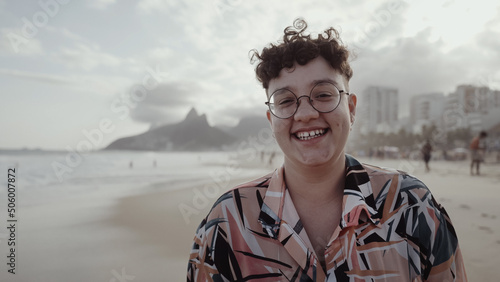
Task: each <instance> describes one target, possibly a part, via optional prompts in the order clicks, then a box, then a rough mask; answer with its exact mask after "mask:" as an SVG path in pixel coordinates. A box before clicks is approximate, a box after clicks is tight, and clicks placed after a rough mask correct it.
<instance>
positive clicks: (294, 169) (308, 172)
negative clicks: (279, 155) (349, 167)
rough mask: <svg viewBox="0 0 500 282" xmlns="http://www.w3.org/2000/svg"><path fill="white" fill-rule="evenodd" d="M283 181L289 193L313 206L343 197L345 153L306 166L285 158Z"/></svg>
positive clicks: (295, 198)
mask: <svg viewBox="0 0 500 282" xmlns="http://www.w3.org/2000/svg"><path fill="white" fill-rule="evenodd" d="M284 170H285V181H286V184H287V187H288V189H289V192H290V195H291V196H292V198H293V199H294V201H296V200H300V201H302V200H304V201H305V202H307V203H311V204H312V205H315V206H320V205H321V204H326V203H330V202H331V201H332V200H335V199H338V197H343V194H344V183H345V155H344V154H341V155H340V156H339V157H338V158H337V159H336V160H334V161H332V162H329V163H327V164H323V165H319V166H313V167H311V166H306V165H303V164H297V163H294V162H291V161H290V160H287V159H286V157H285V163H284Z"/></svg>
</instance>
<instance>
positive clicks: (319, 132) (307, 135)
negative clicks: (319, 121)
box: [295, 129, 325, 140]
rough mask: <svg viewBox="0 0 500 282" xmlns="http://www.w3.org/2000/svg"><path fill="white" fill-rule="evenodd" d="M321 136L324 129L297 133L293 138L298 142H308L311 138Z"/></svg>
mask: <svg viewBox="0 0 500 282" xmlns="http://www.w3.org/2000/svg"><path fill="white" fill-rule="evenodd" d="M323 134H325V130H324V129H316V130H311V131H303V132H298V133H296V134H295V136H297V137H298V138H299V139H300V140H309V139H312V138H316V137H319V136H321V135H323Z"/></svg>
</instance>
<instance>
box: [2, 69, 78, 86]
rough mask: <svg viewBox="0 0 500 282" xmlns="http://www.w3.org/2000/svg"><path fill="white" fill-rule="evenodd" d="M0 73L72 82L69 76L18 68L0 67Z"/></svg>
mask: <svg viewBox="0 0 500 282" xmlns="http://www.w3.org/2000/svg"><path fill="white" fill-rule="evenodd" d="M0 75H7V76H13V77H18V78H25V79H30V80H37V81H41V82H46V83H57V84H69V83H72V82H74V81H72V80H71V79H70V78H68V76H61V75H54V74H46V73H37V72H29V71H20V70H13V69H5V68H0Z"/></svg>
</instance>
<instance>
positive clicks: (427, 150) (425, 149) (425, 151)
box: [421, 139, 432, 172]
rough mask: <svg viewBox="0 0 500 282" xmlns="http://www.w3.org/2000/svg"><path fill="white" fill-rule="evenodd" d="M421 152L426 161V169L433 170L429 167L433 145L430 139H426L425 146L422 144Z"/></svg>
mask: <svg viewBox="0 0 500 282" xmlns="http://www.w3.org/2000/svg"><path fill="white" fill-rule="evenodd" d="M421 152H422V157H423V159H424V163H425V171H427V172H429V171H430V170H431V169H430V167H429V161H430V160H431V153H432V145H431V141H430V140H429V139H427V141H425V144H424V146H422V150H421Z"/></svg>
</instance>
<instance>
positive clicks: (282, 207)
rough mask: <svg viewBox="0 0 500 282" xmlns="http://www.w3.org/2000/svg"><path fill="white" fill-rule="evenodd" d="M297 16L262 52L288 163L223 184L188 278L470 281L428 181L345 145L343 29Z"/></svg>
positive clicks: (261, 75)
mask: <svg viewBox="0 0 500 282" xmlns="http://www.w3.org/2000/svg"><path fill="white" fill-rule="evenodd" d="M306 28H307V24H306V22H305V21H303V20H301V19H297V20H296V21H295V22H294V26H293V27H288V28H286V29H285V34H284V37H283V42H282V43H280V44H271V45H270V46H269V47H267V48H264V50H262V52H261V53H258V52H256V53H255V57H256V58H257V59H258V60H259V61H260V62H259V64H258V65H257V67H256V73H257V77H258V79H259V80H260V81H261V82H262V85H263V87H264V89H265V90H266V94H267V100H268V102H267V103H266V104H267V105H268V107H269V110H268V111H267V118H268V120H269V123H270V125H271V128H272V130H273V132H274V135H275V137H276V141H277V143H278V145H279V146H280V148H281V150H282V151H283V153H284V162H283V166H282V167H280V168H279V169H277V170H276V171H274V172H273V173H270V174H269V175H266V176H264V177H262V178H259V179H256V180H254V181H251V182H248V183H246V184H242V185H240V186H238V187H235V188H234V189H232V190H230V191H229V192H227V193H225V194H223V195H222V196H221V197H220V198H219V199H218V200H217V201H216V202H215V204H214V206H213V207H212V209H211V210H210V212H209V214H208V215H207V217H206V218H205V219H204V220H203V221H202V222H201V224H200V226H199V227H198V230H197V234H196V236H195V238H194V244H193V247H192V251H191V254H190V260H189V265H188V271H187V280H188V281H254V280H259V281H465V280H466V275H465V269H464V265H463V261H462V256H461V252H460V248H459V244H458V239H457V236H456V234H455V231H454V229H453V226H452V224H451V221H450V219H449V217H448V215H447V213H446V211H445V210H444V209H443V208H442V207H441V206H440V205H439V204H438V203H437V202H436V201H435V199H434V198H433V196H432V194H431V193H430V191H429V189H428V188H427V187H426V186H425V185H424V184H423V183H422V182H421V181H419V180H418V179H416V178H415V177H413V176H410V175H408V174H406V173H404V172H401V171H397V170H392V169H384V168H379V167H376V166H371V165H365V164H361V163H359V162H358V161H357V160H356V159H354V158H353V157H351V156H349V155H346V154H345V146H346V143H347V138H348V136H349V132H350V130H351V127H352V124H353V123H354V118H355V115H356V104H357V98H356V95H355V94H353V93H351V92H350V90H349V79H350V78H351V76H352V70H351V67H350V66H349V63H348V57H349V52H348V50H347V49H346V47H344V46H343V45H342V43H341V41H340V38H339V35H338V33H337V31H336V30H335V29H333V28H330V29H327V30H326V31H325V32H324V34H320V35H318V36H317V37H312V36H309V35H305V33H304V32H305V30H306Z"/></svg>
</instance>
